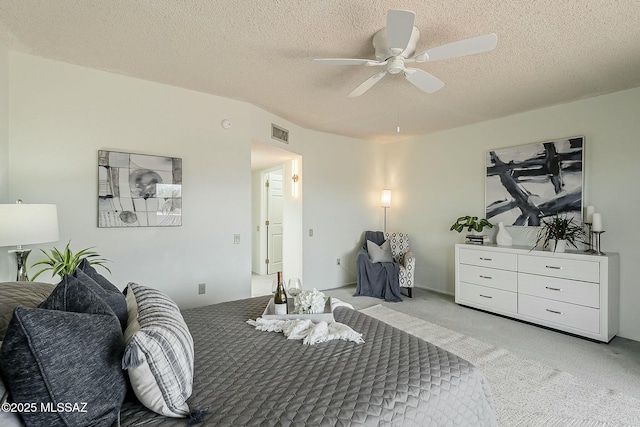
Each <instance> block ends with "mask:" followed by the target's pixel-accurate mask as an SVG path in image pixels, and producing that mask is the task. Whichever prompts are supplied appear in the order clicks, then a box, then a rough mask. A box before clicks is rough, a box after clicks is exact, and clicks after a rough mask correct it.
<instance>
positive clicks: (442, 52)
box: [313, 9, 498, 98]
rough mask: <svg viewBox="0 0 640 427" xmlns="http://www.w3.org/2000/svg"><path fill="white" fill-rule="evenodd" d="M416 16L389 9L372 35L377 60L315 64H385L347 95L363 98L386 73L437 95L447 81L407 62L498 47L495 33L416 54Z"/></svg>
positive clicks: (455, 56)
mask: <svg viewBox="0 0 640 427" xmlns="http://www.w3.org/2000/svg"><path fill="white" fill-rule="evenodd" d="M414 22H415V13H414V12H412V11H410V10H393V9H392V10H389V11H388V12H387V26H386V27H385V28H382V29H380V30H378V31H377V32H376V33H375V34H374V36H373V47H374V49H375V53H376V59H377V61H374V60H368V59H352V58H323V59H314V60H313V63H315V64H323V65H365V66H369V67H372V66H376V65H386V70H384V71H382V72H380V73H378V74H376V75H375V76H372V77H370V78H369V79H368V80H366V81H364V83H362V84H360V86H358V87H357V88H356V89H355V90H353V91H352V92H351V93H350V94H349V95H348V96H349V97H350V98H352V97H356V96H360V95H362V94H363V93H365V92H366V91H368V90H369V89H371V87H373V85H375V84H376V83H377V82H378V81H380V79H382V77H384V76H385V75H386V74H399V73H400V72H401V71H402V72H404V77H405V78H406V79H407V80H408V81H409V82H410V83H411V84H413V85H414V86H415V87H417V88H418V89H420V90H422V91H423V92H426V93H434V92H436V91H438V90H440V89H441V88H442V87H443V86H444V82H443V81H442V80H440V79H438V78H437V77H436V76H433V75H431V74H429V73H428V72H426V71H424V70H421V69H419V68H405V63H411V62H417V63H424V62H427V61H440V60H443V59H449V58H459V57H461V56H468V55H475V54H478V53H482V52H488V51H490V50H493V49H495V48H496V45H497V43H498V37H497V36H496V35H495V34H493V33H492V34H485V35H483V36H476V37H471V38H468V39H464V40H458V41H455V42H452V43H447V44H445V45H442V46H438V47H434V48H431V49H428V50H426V51H424V52H421V53H418V54H417V55H414V53H415V49H416V46H417V42H418V38H419V37H420V31H419V30H418V29H417V28H416V27H415V26H414V25H413V24H414Z"/></svg>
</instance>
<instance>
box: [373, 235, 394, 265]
mask: <svg viewBox="0 0 640 427" xmlns="http://www.w3.org/2000/svg"><path fill="white" fill-rule="evenodd" d="M367 252H368V253H369V259H370V260H371V262H393V255H392V254H391V246H390V244H389V241H388V240H385V241H384V243H383V244H381V245H380V246H378V245H376V244H375V243H373V242H372V241H371V240H367Z"/></svg>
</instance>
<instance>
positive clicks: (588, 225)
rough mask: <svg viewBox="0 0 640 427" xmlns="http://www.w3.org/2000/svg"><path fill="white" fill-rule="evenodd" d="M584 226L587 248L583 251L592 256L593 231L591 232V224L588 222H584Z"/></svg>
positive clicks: (593, 251)
mask: <svg viewBox="0 0 640 427" xmlns="http://www.w3.org/2000/svg"><path fill="white" fill-rule="evenodd" d="M585 224H586V225H587V229H588V231H587V236H588V237H589V240H588V241H587V244H588V245H589V248H587V249H585V250H584V251H585V252H586V253H588V254H593V253H595V252H596V251H595V250H594V249H593V231H591V223H590V222H585Z"/></svg>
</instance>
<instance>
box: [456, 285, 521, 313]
mask: <svg viewBox="0 0 640 427" xmlns="http://www.w3.org/2000/svg"><path fill="white" fill-rule="evenodd" d="M458 292H459V295H457V298H456V299H457V300H459V301H458V302H460V303H462V304H464V303H465V302H467V303H469V304H470V305H473V306H476V307H479V308H486V309H488V310H500V311H506V312H510V313H517V311H518V294H516V293H515V292H509V291H503V290H501V289H495V288H487V287H486V286H478V285H472V284H470V283H460V286H459V288H458Z"/></svg>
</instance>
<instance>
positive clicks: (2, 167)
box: [0, 43, 17, 280]
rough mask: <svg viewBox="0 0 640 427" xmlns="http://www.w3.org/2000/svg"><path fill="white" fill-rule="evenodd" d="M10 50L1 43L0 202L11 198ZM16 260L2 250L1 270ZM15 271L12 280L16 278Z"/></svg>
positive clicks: (7, 267) (5, 201) (10, 265)
mask: <svg viewBox="0 0 640 427" xmlns="http://www.w3.org/2000/svg"><path fill="white" fill-rule="evenodd" d="M8 180H9V51H8V50H7V49H6V48H5V47H4V45H2V43H0V203H12V202H15V200H13V201H11V200H9V198H8V197H9V195H8V190H9V183H8ZM16 268H17V265H16V262H15V260H13V259H10V258H9V256H8V255H7V254H6V253H4V250H0V271H13V272H15V271H16ZM15 278H16V277H15V273H14V274H13V277H12V278H11V280H15Z"/></svg>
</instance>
